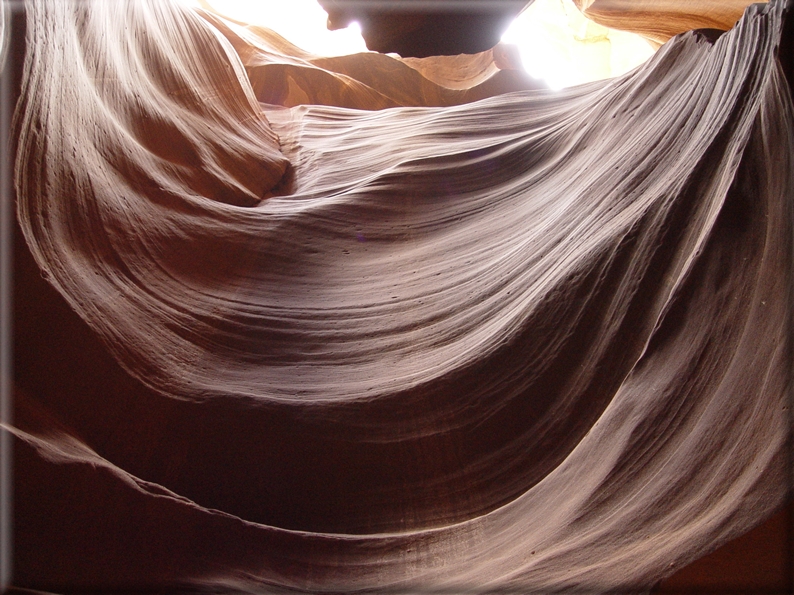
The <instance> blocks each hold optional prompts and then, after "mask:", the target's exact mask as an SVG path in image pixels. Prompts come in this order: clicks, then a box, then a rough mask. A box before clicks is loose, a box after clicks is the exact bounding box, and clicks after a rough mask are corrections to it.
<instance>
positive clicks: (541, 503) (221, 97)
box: [11, 0, 794, 592]
mask: <svg viewBox="0 0 794 595" xmlns="http://www.w3.org/2000/svg"><path fill="white" fill-rule="evenodd" d="M26 10H27V20H28V27H29V29H28V31H29V45H28V52H29V54H28V61H27V62H26V64H25V79H24V85H23V88H22V99H21V103H20V107H19V114H18V116H19V117H18V120H17V128H16V133H17V142H18V147H17V151H18V152H17V163H16V189H17V199H18V219H19V225H20V229H21V231H22V233H23V236H24V244H23V243H22V242H20V245H21V246H22V247H23V249H24V252H21V253H20V256H19V257H18V258H19V260H18V265H17V266H18V267H19V270H21V271H27V273H25V274H24V275H21V276H20V279H21V283H22V285H20V286H19V289H18V290H17V304H18V306H17V308H18V310H17V313H16V316H17V319H18V320H19V321H20V325H21V328H22V329H23V330H22V331H18V333H19V334H18V335H17V339H16V341H17V344H16V346H15V347H16V350H17V353H18V356H17V357H18V358H20V359H18V361H19V363H18V364H17V366H18V373H17V380H18V385H17V392H18V395H17V403H18V405H17V406H18V412H19V413H18V415H17V422H16V426H15V427H14V428H12V429H11V431H12V432H13V434H14V436H15V437H16V442H15V449H16V451H15V452H16V453H17V456H18V461H19V463H18V465H17V467H18V468H19V469H22V470H24V471H21V472H20V475H19V477H18V484H17V486H18V487H17V495H16V497H15V501H16V502H18V503H19V508H18V521H17V523H16V529H15V530H16V531H17V534H16V535H17V536H16V538H15V539H16V542H15V543H16V546H17V551H16V553H15V557H16V564H15V566H16V572H17V581H18V583H19V584H20V586H26V587H29V588H38V589H50V590H58V589H63V588H67V587H68V588H70V589H73V590H74V589H76V590H81V589H97V588H108V587H113V588H125V589H132V590H135V589H141V588H151V587H157V586H163V585H169V586H172V585H183V586H185V585H186V586H190V587H191V588H198V587H206V586H210V587H213V588H216V589H218V588H221V589H224V588H225V589H232V588H241V589H243V588H245V589H251V588H271V587H272V588H275V587H278V588H291V589H298V590H305V591H309V592H317V591H342V592H349V591H353V590H361V589H374V590H378V589H385V588H398V589H406V588H421V587H432V588H449V589H456V588H471V587H476V588H481V589H482V588H496V587H513V588H517V589H524V590H527V591H532V590H535V591H548V590H553V589H557V590H571V589H575V588H580V589H595V590H599V589H600V590H604V591H607V590H614V589H620V588H627V589H643V588H647V587H649V586H650V585H651V584H653V583H654V582H655V581H657V580H658V579H660V578H661V577H663V576H665V575H666V574H669V573H670V572H672V571H673V570H674V569H675V568H676V567H677V566H680V565H682V564H684V563H686V562H687V561H689V560H692V559H694V558H695V557H697V556H698V555H699V554H701V553H703V552H705V551H706V550H708V549H711V548H713V547H714V546H715V545H716V544H719V543H722V542H724V541H726V540H727V539H729V538H731V537H732V536H735V535H738V534H739V533H741V532H743V531H744V530H746V529H748V528H750V527H751V526H753V525H754V524H757V523H758V522H759V521H760V520H762V519H763V518H764V517H765V516H766V515H767V514H769V513H770V512H771V511H772V510H773V509H774V508H775V507H776V506H777V505H778V504H779V503H780V502H781V501H782V499H783V497H784V495H785V490H786V486H785V477H786V456H787V450H786V448H787V446H786V445H787V442H786V441H787V437H788V431H789V427H788V423H789V417H788V414H787V412H786V408H787V406H788V403H787V394H788V391H789V390H790V376H789V364H790V351H789V333H788V330H789V329H788V322H787V321H788V315H789V313H788V309H789V286H790V274H791V272H790V271H791V268H790V257H791V254H790V245H791V218H790V209H791V205H790V198H791V196H792V190H794V179H793V178H792V175H794V174H792V172H794V167H792V166H793V165H794V164H793V163H792V144H793V143H794V141H793V140H792V106H791V98H790V96H789V95H788V88H787V85H786V82H785V80H784V78H783V75H782V72H781V70H780V68H779V64H778V61H777V57H776V44H777V42H778V38H779V35H780V28H781V26H782V6H781V5H780V4H770V5H769V6H767V7H762V6H755V7H752V8H751V9H749V11H748V13H747V14H746V15H745V17H744V18H743V19H742V20H741V21H740V22H739V23H738V24H737V26H736V27H735V28H734V29H732V30H731V31H730V32H729V33H727V34H725V35H723V36H722V37H720V38H719V39H717V40H716V41H713V40H710V39H708V38H706V37H704V36H702V35H698V34H695V33H686V34H683V35H681V36H678V37H676V38H674V39H672V40H671V41H670V42H668V43H667V44H665V45H664V46H663V47H662V48H661V49H660V51H659V52H658V53H657V54H656V55H655V56H654V58H652V59H651V61H650V62H649V63H647V64H646V65H644V66H642V67H640V68H639V69H637V70H635V71H633V72H631V73H629V74H627V75H626V76H624V77H621V78H618V79H613V80H608V81H601V82H597V83H592V84H588V85H584V86H581V87H576V88H572V89H568V90H565V91H562V92H551V91H548V90H544V89H532V88H530V89H523V90H515V92H512V93H505V94H502V93H496V92H495V93H490V92H489V93H484V94H482V95H480V96H476V95H470V96H465V93H469V92H471V90H472V89H477V88H478V86H480V85H482V84H485V83H484V82H483V81H486V82H487V81H488V80H492V79H493V77H492V76H491V75H490V74H488V73H487V72H486V73H485V74H484V75H483V74H482V73H483V72H485V70H488V68H490V66H489V64H490V62H489V60H491V62H493V54H492V55H491V57H490V58H489V57H488V56H485V57H483V56H480V57H476V56H475V57H470V58H466V59H465V60H466V63H467V64H469V69H470V70H469V71H468V72H469V73H470V74H469V75H466V76H464V77H462V79H461V80H462V82H459V83H458V84H457V87H456V86H455V85H453V84H451V83H450V82H449V81H450V79H451V78H452V74H447V75H445V74H444V67H443V64H444V63H445V62H444V61H445V60H446V61H448V62H446V63H448V64H454V63H455V59H454V58H443V59H442V58H439V59H438V60H437V61H435V62H433V59H428V60H430V61H428V62H421V63H415V62H411V61H409V60H403V61H398V60H395V59H393V58H389V57H386V56H383V57H378V56H369V55H363V56H364V57H361V58H356V57H353V58H340V59H318V58H316V57H311V56H307V55H302V54H300V52H299V51H296V50H294V49H293V48H290V47H287V46H285V45H280V46H279V45H278V43H280V42H279V41H278V39H277V38H276V37H274V36H273V35H271V34H269V33H267V32H263V31H256V30H252V29H245V28H243V27H240V26H237V25H235V24H233V23H229V22H226V21H221V20H220V19H219V18H217V17H214V16H212V15H210V14H208V13H202V12H200V11H191V10H188V9H185V8H182V7H180V6H179V5H178V4H175V3H172V2H170V1H168V0H135V1H134V2H133V1H121V0H120V1H119V2H115V3H107V2H105V1H103V0H81V1H77V0H74V1H72V0H40V1H37V2H30V3H29V4H28V5H27V7H26ZM384 58H388V60H389V61H388V62H386V61H384ZM478 60H479V61H480V62H477V61H478ZM439 61H441V62H439ZM439 64H442V66H439ZM477 64H480V66H477ZM362 65H363V66H362ZM483 65H484V66H483ZM371 66H372V67H374V68H375V70H374V71H373V70H370V67H371ZM290 69H292V70H290ZM395 71H396V72H398V73H399V75H398V77H397V78H395V77H394V76H393V72H395ZM291 72H297V73H299V74H295V75H294V76H293V75H291V74H290V73H291ZM499 72H510V71H509V70H501V71H499ZM257 73H262V74H261V75H262V77H263V78H262V79H261V80H260V79H257V77H258V76H259V74H257ZM307 73H311V74H307ZM318 73H319V74H318ZM478 73H479V74H478ZM315 76H316V77H318V78H317V79H316V80H315V79H314V78H312V77H315ZM279 77H281V78H279ZM366 77H369V80H363V79H365V78H366ZM411 77H413V78H411ZM279 80H281V81H282V82H283V85H282V87H280V89H282V91H283V90H286V91H284V92H282V91H279V92H278V93H276V92H274V91H272V89H273V88H274V87H270V86H268V85H269V84H270V83H268V81H279ZM395 80H398V81H401V82H402V81H418V83H417V85H418V86H416V85H415V86H411V85H408V84H407V83H406V84H405V85H404V87H405V88H402V89H401V88H399V87H398V85H395V84H394V81H395ZM284 81H285V82H284ZM290 81H297V83H296V85H297V86H290ZM328 81H331V82H330V83H329V82H328ZM326 83H327V84H326ZM273 84H274V85H275V84H276V83H275V82H274V83H273ZM334 85H337V86H334ZM296 89H297V90H296ZM270 92H272V96H269V95H267V93H270ZM304 95H305V98H304ZM488 95H492V96H488ZM482 97H484V98H482ZM257 98H258V99H259V100H264V101H266V103H264V104H262V105H259V104H258V103H257ZM449 98H451V99H449ZM473 99H479V100H478V101H472V100H473ZM318 103H323V104H325V105H316V104H318ZM277 104H280V105H277ZM427 104H431V105H434V106H435V107H422V106H423V105H427ZM350 108H356V109H350ZM25 245H26V246H27V247H28V248H29V250H30V255H32V257H33V260H30V256H29V255H28V253H27V249H28V248H24V246H25ZM34 260H35V263H34ZM39 271H40V274H41V276H43V277H44V278H45V279H46V281H47V282H48V284H49V285H48V284H47V283H45V282H44V280H42V279H41V278H39V277H38V274H39ZM53 288H54V290H53ZM56 292H57V293H56ZM33 296H35V297H36V299H32V297H33ZM26 298H27V299H26ZM67 305H68V307H67ZM47 321H51V323H50V324H48V323H47ZM26 325H27V326H26ZM18 326H19V325H18ZM70 347H73V348H71V349H70ZM20 354H21V355H20Z"/></svg>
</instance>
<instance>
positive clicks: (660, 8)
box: [573, 0, 751, 44]
mask: <svg viewBox="0 0 794 595" xmlns="http://www.w3.org/2000/svg"><path fill="white" fill-rule="evenodd" d="M573 1H574V3H575V4H576V6H577V7H578V8H579V10H581V11H582V12H583V13H584V14H585V15H587V16H588V17H589V18H591V19H592V20H594V21H595V22H597V23H601V24H602V25H604V26H606V27H613V28H615V29H624V30H626V31H632V32H633V33H639V34H640V35H644V36H645V37H647V38H648V39H650V40H651V41H654V42H656V43H659V44H662V43H664V42H666V41H667V40H668V39H670V38H671V37H673V36H674V35H678V34H679V33H683V32H684V31H690V30H692V29H716V30H720V31H726V30H728V29H730V28H731V27H733V26H734V24H736V21H738V20H739V18H740V17H741V16H742V13H743V12H744V10H745V9H746V8H747V6H748V5H750V4H751V1H750V0H698V1H697V2H688V1H687V0H639V1H638V0H573Z"/></svg>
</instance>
